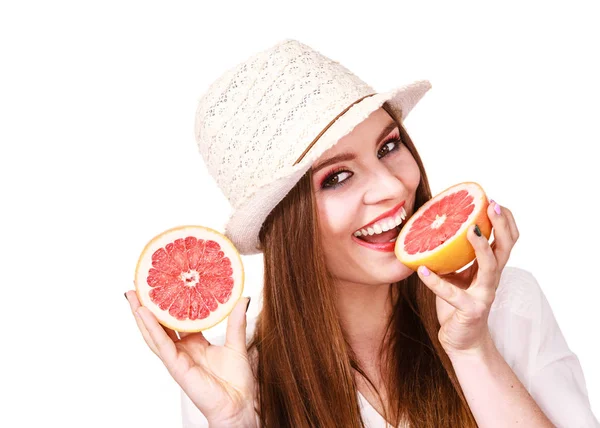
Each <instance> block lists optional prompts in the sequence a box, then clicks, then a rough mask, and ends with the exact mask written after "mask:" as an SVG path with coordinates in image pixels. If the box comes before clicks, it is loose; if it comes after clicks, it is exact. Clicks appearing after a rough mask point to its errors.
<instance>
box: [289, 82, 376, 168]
mask: <svg viewBox="0 0 600 428" xmlns="http://www.w3.org/2000/svg"><path fill="white" fill-rule="evenodd" d="M375 94H376V93H373V94H369V95H365V96H364V97H362V98H359V99H358V100H356V101H354V102H353V103H352V104H350V105H349V106H348V107H346V109H344V111H342V112H341V113H340V114H338V115H337V116H336V117H335V118H334V119H333V120H332V121H331V122H329V124H328V125H327V126H326V127H325V128H323V130H322V131H321V132H320V133H319V135H317V137H316V138H315V139H314V140H313V141H312V143H310V144H309V145H308V147H307V148H306V149H305V150H304V152H302V154H301V155H300V157H299V158H298V159H296V162H294V165H293V166H295V165H297V164H298V162H300V161H301V160H302V159H304V156H306V154H307V153H308V152H309V151H310V149H311V148H312V146H314V145H315V143H316V142H317V141H319V138H321V136H322V135H323V134H324V133H325V132H326V131H327V130H328V129H329V128H331V125H333V124H334V122H335V121H336V120H338V119H339V118H340V117H341V116H343V115H344V114H345V113H346V112H347V111H348V110H350V109H351V108H352V106H353V105H355V104H358V103H359V102H361V101H362V100H364V99H365V98H369V97H372V96H373V95H375Z"/></svg>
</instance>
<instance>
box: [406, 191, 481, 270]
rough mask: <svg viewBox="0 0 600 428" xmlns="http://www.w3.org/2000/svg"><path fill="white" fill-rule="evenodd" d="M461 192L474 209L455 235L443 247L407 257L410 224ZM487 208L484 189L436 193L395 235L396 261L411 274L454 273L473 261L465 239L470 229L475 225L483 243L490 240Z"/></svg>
mask: <svg viewBox="0 0 600 428" xmlns="http://www.w3.org/2000/svg"><path fill="white" fill-rule="evenodd" d="M461 190H466V191H467V192H468V193H469V195H470V196H472V197H473V204H474V205H475V207H474V209H473V212H472V213H471V214H470V215H469V217H468V218H467V220H466V221H465V222H464V223H463V224H462V225H461V227H460V228H459V229H458V231H457V232H456V233H455V234H454V235H453V236H452V237H451V238H449V239H448V240H447V241H445V242H444V243H443V244H441V245H439V246H438V247H436V248H434V249H432V250H430V251H426V252H420V253H417V254H409V253H407V252H406V251H405V250H404V247H405V239H406V236H407V235H408V233H409V232H410V230H411V226H412V225H413V223H414V222H415V221H416V220H417V219H419V218H420V217H421V216H422V214H423V213H424V212H425V211H427V210H428V209H429V208H430V207H431V206H432V205H434V204H435V203H436V202H438V201H439V200H441V199H443V198H444V197H446V196H448V195H450V194H452V193H455V192H459V191H461ZM488 205H489V202H488V199H487V196H486V194H485V192H484V190H483V188H482V187H481V186H480V185H479V184H477V183H474V182H465V183H460V184H456V185H454V186H451V187H449V188H447V189H446V190H444V191H442V192H440V193H438V194H437V195H435V196H434V197H433V198H432V199H430V200H429V201H427V202H426V203H425V204H423V206H422V207H421V208H419V209H418V210H417V212H416V213H415V214H413V215H412V216H411V218H410V219H409V220H408V221H407V222H406V224H405V225H404V226H403V228H402V230H401V231H400V234H399V235H398V239H397V240H396V246H395V250H394V251H395V254H396V257H397V258H398V260H400V262H402V264H404V265H405V266H407V267H409V268H411V269H412V270H414V271H416V270H417V269H418V268H419V266H427V267H428V268H429V269H430V270H432V271H433V272H435V273H436V274H438V275H445V274H448V273H452V272H456V271H457V270H459V269H461V268H462V267H464V266H466V265H467V264H469V263H470V262H472V261H473V260H474V259H475V250H474V248H473V246H472V245H471V243H470V242H469V240H468V238H467V233H468V229H469V227H470V226H472V225H474V224H477V225H478V226H479V229H480V230H481V233H482V235H483V236H485V237H486V239H489V238H490V236H491V233H492V223H491V222H490V219H489V217H488V215H487V207H488Z"/></svg>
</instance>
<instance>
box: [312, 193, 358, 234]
mask: <svg viewBox="0 0 600 428" xmlns="http://www.w3.org/2000/svg"><path fill="white" fill-rule="evenodd" d="M357 202H358V198H357V195H356V192H347V193H345V194H340V193H338V194H337V195H323V197H321V198H320V200H319V201H318V202H317V207H318V212H319V224H320V228H321V234H322V236H323V237H324V238H325V239H326V240H328V238H329V239H331V238H338V237H344V236H349V233H350V232H349V230H350V227H351V225H352V224H353V215H354V214H353V213H356V206H357ZM335 242H339V241H338V240H336V241H335Z"/></svg>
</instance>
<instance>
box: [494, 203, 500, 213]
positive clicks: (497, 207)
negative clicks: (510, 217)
mask: <svg viewBox="0 0 600 428" xmlns="http://www.w3.org/2000/svg"><path fill="white" fill-rule="evenodd" d="M494 211H495V212H496V214H498V215H500V212H501V210H500V205H498V204H496V206H494Z"/></svg>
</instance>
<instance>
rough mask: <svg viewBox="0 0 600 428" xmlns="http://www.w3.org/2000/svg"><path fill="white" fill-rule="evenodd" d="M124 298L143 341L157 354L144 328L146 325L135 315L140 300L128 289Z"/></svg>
mask: <svg viewBox="0 0 600 428" xmlns="http://www.w3.org/2000/svg"><path fill="white" fill-rule="evenodd" d="M125 298H126V299H127V301H128V302H129V307H130V308H131V313H132V314H133V318H135V323H136V324H137V326H138V329H139V330H140V332H141V333H142V337H143V338H144V342H146V345H148V347H149V348H150V349H151V350H152V352H154V353H155V354H156V355H158V349H156V345H155V344H154V342H153V341H152V338H151V337H150V333H148V330H146V326H144V323H143V322H142V319H141V318H140V317H138V316H137V315H136V311H137V310H138V308H139V307H140V302H139V300H138V298H137V295H136V294H135V292H134V291H132V290H130V291H127V292H126V293H125Z"/></svg>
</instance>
